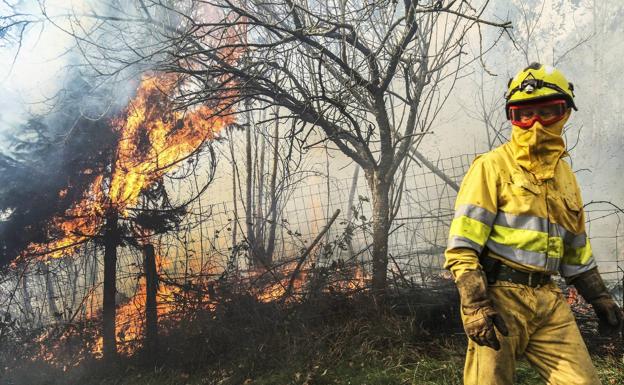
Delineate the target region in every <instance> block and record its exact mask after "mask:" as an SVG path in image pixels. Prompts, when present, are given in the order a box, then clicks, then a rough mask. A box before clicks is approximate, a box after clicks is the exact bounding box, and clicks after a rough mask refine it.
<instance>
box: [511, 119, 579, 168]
mask: <svg viewBox="0 0 624 385" xmlns="http://www.w3.org/2000/svg"><path fill="white" fill-rule="evenodd" d="M569 116H570V113H569V112H567V113H566V116H565V117H564V118H563V119H561V120H559V121H558V122H556V123H553V124H551V125H549V126H543V125H542V124H541V123H540V122H539V121H536V122H535V124H533V126H531V127H530V128H521V127H518V126H513V128H512V132H511V144H512V148H513V151H514V156H515V159H516V161H517V162H518V164H520V166H522V167H523V168H524V169H526V170H527V171H529V172H531V173H532V174H533V175H535V177H536V178H537V179H540V180H543V179H550V178H552V177H553V176H554V175H555V167H556V166H557V162H558V161H559V158H561V156H562V155H563V153H564V152H565V143H564V141H563V138H562V137H561V133H562V132H563V126H564V125H565V123H566V122H567V120H568V117H569Z"/></svg>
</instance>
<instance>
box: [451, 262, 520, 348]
mask: <svg viewBox="0 0 624 385" xmlns="http://www.w3.org/2000/svg"><path fill="white" fill-rule="evenodd" d="M455 284H456V285H457V289H458V290H459V298H460V299H461V308H462V312H463V314H464V317H462V322H463V323H464V330H465V331H466V335H467V336H468V338H470V339H471V340H473V341H474V342H476V343H477V344H478V345H481V346H489V347H490V348H492V349H494V350H499V349H500V343H499V341H498V338H497V337H496V332H495V331H494V326H496V328H497V329H498V331H499V332H500V333H501V334H502V335H504V336H506V335H507V334H508V333H509V332H508V331H507V326H506V325H505V321H504V320H503V318H502V317H501V316H500V314H498V312H497V311H496V310H495V309H494V306H493V305H492V301H491V300H490V299H489V298H488V296H487V281H486V278H485V274H484V273H483V271H481V270H476V271H468V272H465V273H463V274H462V275H460V276H459V278H457V280H456V282H455Z"/></svg>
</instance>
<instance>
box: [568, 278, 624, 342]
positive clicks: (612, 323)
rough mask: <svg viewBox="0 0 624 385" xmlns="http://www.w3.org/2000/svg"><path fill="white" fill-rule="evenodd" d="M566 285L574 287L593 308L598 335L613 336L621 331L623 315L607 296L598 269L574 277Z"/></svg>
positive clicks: (609, 295) (608, 295) (623, 320)
mask: <svg viewBox="0 0 624 385" xmlns="http://www.w3.org/2000/svg"><path fill="white" fill-rule="evenodd" d="M568 283H571V284H572V285H574V286H575V287H576V290H577V291H578V292H579V294H580V295H581V296H583V298H585V300H586V301H587V302H589V303H590V304H591V305H592V307H593V308H594V311H595V312H596V315H597V316H598V329H599V331H600V334H615V333H619V332H620V331H621V330H622V324H623V323H624V313H623V312H622V309H620V307H619V306H618V305H617V304H616V303H615V301H614V300H613V297H611V294H609V291H608V290H607V287H606V286H605V284H604V282H603V281H602V277H601V276H600V273H599V272H598V268H593V269H591V270H588V271H586V272H584V273H581V274H579V275H577V276H574V277H572V278H570V280H569V282H568Z"/></svg>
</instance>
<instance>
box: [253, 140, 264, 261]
mask: <svg viewBox="0 0 624 385" xmlns="http://www.w3.org/2000/svg"><path fill="white" fill-rule="evenodd" d="M265 147H266V145H265V141H264V136H262V135H260V160H259V161H258V172H257V175H256V178H257V183H258V200H257V202H256V223H255V228H256V235H255V236H254V239H255V240H256V248H255V249H256V259H258V261H257V263H256V265H257V266H265V265H267V262H266V258H265V252H264V226H265V222H264V212H263V205H264V161H265V158H264V157H265V153H264V152H265Z"/></svg>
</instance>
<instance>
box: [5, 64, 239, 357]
mask: <svg viewBox="0 0 624 385" xmlns="http://www.w3.org/2000/svg"><path fill="white" fill-rule="evenodd" d="M183 87H188V84H187V83H185V82H184V80H183V79H181V78H180V77H179V76H177V75H166V74H151V75H146V76H144V77H143V78H142V79H141V82H140V86H139V88H138V91H137V92H136V96H135V97H134V98H133V99H132V100H131V101H130V102H129V103H128V105H127V107H125V108H124V109H123V111H121V112H119V113H116V114H114V115H113V116H106V117H104V118H101V119H97V120H93V121H91V120H88V119H86V118H83V120H84V121H83V120H81V119H78V121H77V123H76V127H77V129H76V131H78V132H79V133H81V134H82V133H84V134H85V135H94V138H102V137H106V138H108V140H107V141H98V140H90V141H87V143H89V146H86V147H82V148H80V146H81V145H82V146H84V142H85V141H84V140H82V139H84V138H83V137H82V136H81V135H77V134H75V133H73V135H72V133H70V134H69V135H68V137H69V138H70V139H69V145H67V146H63V144H62V143H57V147H58V148H59V149H60V150H59V151H65V152H66V153H68V154H72V156H73V158H72V159H71V161H68V163H70V165H71V166H72V167H69V166H68V165H65V164H64V165H63V166H65V167H63V168H62V170H71V171H66V172H67V173H68V174H69V175H68V176H67V177H66V178H61V177H59V178H58V179H55V180H54V181H53V182H48V183H49V184H51V186H44V188H39V189H38V191H42V194H47V195H46V196H45V198H46V201H44V202H38V201H35V202H31V201H20V200H19V198H18V197H17V196H15V197H12V199H5V200H3V204H4V205H5V207H4V210H5V212H6V213H7V220H6V221H5V222H4V223H3V224H4V226H5V228H4V229H3V230H4V235H5V237H3V239H4V242H10V241H11V238H9V237H6V235H8V234H10V233H9V231H16V230H13V229H14V228H16V227H17V228H22V229H26V230H29V229H32V230H31V233H28V232H26V234H25V235H24V236H22V237H20V238H18V240H19V242H15V241H13V242H14V243H12V244H8V243H6V244H5V245H4V248H3V249H4V253H5V257H6V259H5V263H6V262H8V261H9V260H11V259H14V260H13V262H14V263H20V262H28V261H29V260H31V259H32V258H37V259H40V260H46V259H50V258H65V257H68V256H71V255H72V254H73V253H74V251H75V250H76V249H77V247H78V246H79V245H81V244H83V243H86V242H89V241H95V242H97V243H98V244H100V245H102V246H103V248H104V257H103V258H104V286H103V296H102V298H103V312H102V314H103V329H102V336H103V352H104V356H105V358H113V357H115V355H116V350H117V349H116V327H115V313H116V302H115V296H116V292H117V290H116V271H117V247H118V246H121V245H131V246H134V247H138V248H141V249H143V251H144V253H145V259H146V262H149V263H146V264H145V267H144V270H145V271H146V274H148V276H150V277H151V278H152V279H151V280H150V281H149V282H147V288H148V289H150V290H148V298H147V300H148V305H150V304H151V305H150V306H148V310H151V311H150V312H148V320H149V322H148V324H149V326H150V327H149V328H148V330H149V332H148V334H150V335H151V336H153V335H154V333H155V332H154V328H155V314H154V312H155V306H154V301H155V298H154V295H155V291H156V289H155V288H154V283H155V282H157V277H154V275H155V273H156V267H155V264H156V262H155V255H154V248H153V246H152V245H151V244H150V241H149V239H150V237H151V236H153V235H155V234H159V233H164V232H167V231H170V230H172V229H174V228H175V226H176V224H177V223H179V221H180V219H181V217H182V215H184V208H185V206H186V205H187V204H188V203H189V202H190V201H191V200H193V199H195V198H196V197H192V196H190V197H189V196H186V197H184V199H186V200H187V201H186V202H184V203H182V204H178V205H176V204H173V203H172V202H171V200H170V198H169V196H168V194H167V190H166V188H165V182H164V177H165V175H166V174H167V173H168V172H170V171H172V170H173V169H174V168H176V166H178V165H179V164H181V163H184V164H191V165H192V166H193V167H194V166H195V165H197V163H198V162H197V160H196V157H197V156H198V155H199V154H200V153H201V152H202V150H203V149H204V148H205V145H206V144H207V143H210V141H211V140H212V139H213V138H214V136H215V134H216V133H217V132H219V131H220V130H221V129H222V128H223V127H225V126H226V125H228V124H230V123H232V122H233V116H232V114H231V111H230V108H231V107H230V106H229V104H228V101H227V98H225V97H224V98H221V99H219V103H215V104H209V103H204V104H202V105H198V106H194V107H192V108H186V109H176V108H175V107H174V102H173V101H174V99H175V97H176V95H178V94H179V91H180V89H181V88H183ZM74 101H75V100H74ZM89 122H91V123H90V125H89ZM38 124H39V123H38V121H36V120H35V121H31V123H30V125H31V126H33V130H34V131H35V132H40V133H41V135H43V134H44V132H45V130H43V128H42V127H44V126H43V125H41V127H40V124H39V125H38ZM65 134H67V133H65ZM94 138H92V139H94ZM41 142H42V140H40V139H39V140H36V141H35V140H33V141H32V144H30V145H31V146H35V145H40V143H41ZM40 146H42V147H41V148H40V149H38V152H36V153H37V154H39V155H40V156H41V157H42V159H45V155H44V154H45V151H46V150H49V149H50V146H44V145H40ZM18 148H20V147H18ZM31 153H32V152H31ZM48 157H49V158H51V157H50V154H48ZM9 160H10V158H6V159H5V168H8V167H11V166H12V167H13V168H17V167H18V166H20V167H24V166H23V163H19V162H17V161H13V162H9ZM78 160H80V161H78ZM37 161H38V160H37ZM36 165H37V163H36V161H33V162H31V163H30V164H29V166H31V167H33V166H36ZM42 169H43V170H45V169H46V168H45V167H42ZM33 172H35V171H33ZM11 175H13V174H11ZM30 175H31V174H27V177H28V176H30ZM57 176H58V175H57ZM9 180H11V182H12V184H7V185H6V186H5V188H4V190H3V191H2V193H3V194H5V195H6V197H7V198H8V197H9V195H11V194H13V193H15V189H14V187H15V179H10V178H9ZM45 180H48V179H47V178H46V179H45ZM209 182H210V178H208V179H207V180H205V181H204V183H206V184H207V183H209ZM24 185H28V183H24ZM203 190H205V188H204V189H202V191H203ZM39 203H42V204H43V205H44V206H45V204H47V205H48V206H50V208H48V209H42V207H40V205H39ZM22 207H24V209H22ZM24 213H25V214H24ZM26 214H29V215H30V216H31V217H28V216H27V215H26ZM19 251H21V253H20V256H19V258H17V259H15V257H16V256H17V252H19ZM10 253H14V254H10ZM150 293H151V294H152V295H151V296H150ZM152 339H153V338H152Z"/></svg>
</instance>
